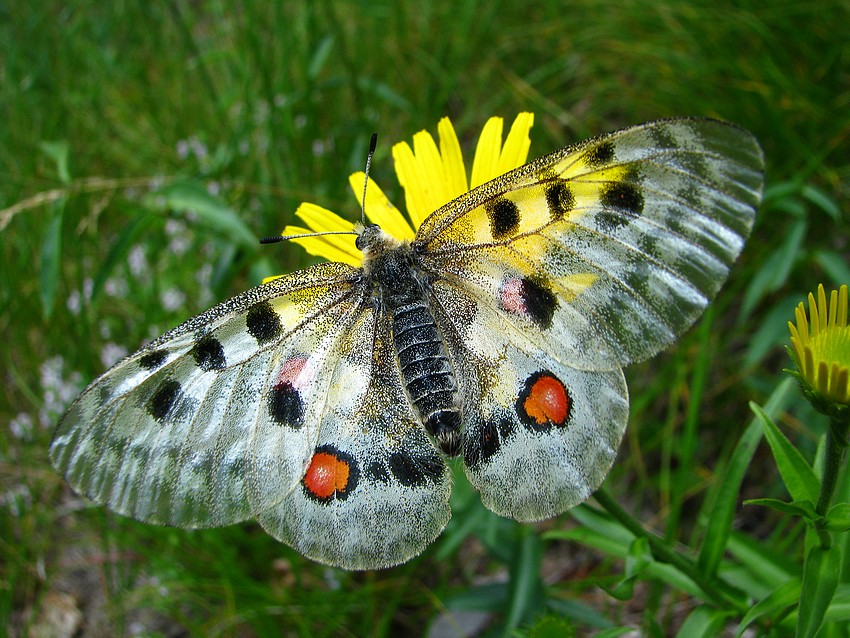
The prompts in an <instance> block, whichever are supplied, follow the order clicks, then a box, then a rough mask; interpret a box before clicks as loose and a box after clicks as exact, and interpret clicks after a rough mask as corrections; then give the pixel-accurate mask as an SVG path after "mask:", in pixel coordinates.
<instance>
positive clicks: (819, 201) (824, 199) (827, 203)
mask: <svg viewBox="0 0 850 638" xmlns="http://www.w3.org/2000/svg"><path fill="white" fill-rule="evenodd" d="M800 195H802V196H803V197H804V198H805V199H807V200H808V201H809V202H811V203H812V204H814V205H815V206H817V207H818V208H820V209H821V210H822V211H823V212H825V213H826V214H827V215H829V216H830V217H832V219H833V220H834V221H836V222H837V221H840V220H841V209H840V208H839V207H838V204H836V203H835V200H834V199H832V198H831V197H830V196H829V195H827V194H826V193H824V192H823V191H822V190H820V189H819V188H817V187H815V186H810V185H808V184H806V185H804V186H803V187H802V188H801V189H800Z"/></svg>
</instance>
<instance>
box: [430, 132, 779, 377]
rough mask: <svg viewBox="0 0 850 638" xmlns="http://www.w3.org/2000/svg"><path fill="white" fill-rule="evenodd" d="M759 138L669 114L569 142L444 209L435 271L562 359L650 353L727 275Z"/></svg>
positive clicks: (751, 205)
mask: <svg viewBox="0 0 850 638" xmlns="http://www.w3.org/2000/svg"><path fill="white" fill-rule="evenodd" d="M762 173H763V157H762V154H761V149H760V148H759V146H758V143H757V142H756V140H755V139H754V138H753V137H752V135H750V134H749V133H748V132H746V131H744V130H742V129H740V128H737V127H735V126H732V125H729V124H726V123H723V122H718V121H715V120H708V119H680V120H666V121H659V122H653V123H649V124H645V125H642V126H637V127H634V128H629V129H625V130H622V131H619V132H616V133H612V134H610V135H606V136H602V137H598V138H595V139H593V140H590V141H588V142H585V143H583V144H580V145H578V146H574V147H571V148H567V149H564V150H561V151H558V152H556V153H553V154H551V155H548V156H546V157H543V158H540V159H539V160H537V161H535V162H532V163H530V164H528V165H526V166H523V167H521V168H519V169H517V170H515V171H512V172H510V173H507V174H506V175H503V176H502V177H499V178H497V179H495V180H493V181H491V182H489V183H487V184H485V185H483V186H481V187H479V188H477V189H475V190H473V191H470V192H469V193H467V194H466V195H464V196H462V197H461V198H458V199H457V200H455V201H453V202H450V203H449V204H447V205H446V206H445V207H443V208H441V209H440V210H438V211H436V212H435V213H434V214H433V215H431V216H430V217H429V218H428V219H426V220H425V222H424V223H423V224H422V227H421V228H420V230H419V233H418V235H417V240H416V242H415V243H414V247H415V249H416V251H417V253H418V254H420V255H421V260H422V263H423V265H424V266H425V267H426V268H427V269H429V270H431V271H433V272H435V273H438V274H439V276H440V277H446V278H448V279H451V280H453V281H454V282H456V283H457V285H458V286H462V287H464V288H465V289H466V292H467V294H469V295H472V296H474V297H476V298H480V299H484V300H489V301H490V302H491V303H492V304H494V306H495V307H496V308H499V309H501V310H502V311H504V314H506V315H508V317H507V320H508V322H509V323H517V324H519V325H520V330H519V332H517V331H516V330H515V331H514V332H515V333H516V334H517V336H518V337H519V336H520V333H522V332H523V331H522V327H523V325H524V324H535V325H536V326H537V327H538V328H539V334H537V335H535V336H534V340H535V342H536V344H537V346H538V347H539V348H542V349H545V350H548V351H549V352H551V353H553V355H554V356H556V357H557V358H558V360H559V361H560V362H562V363H566V364H568V365H570V366H575V367H579V368H583V369H591V370H593V369H595V370H604V369H611V368H612V367H617V366H620V365H624V364H626V363H629V362H632V361H637V360H641V359H644V358H646V357H649V356H651V355H653V354H655V353H656V352H658V351H659V350H660V349H662V348H663V347H665V346H666V345H669V344H670V343H672V341H673V340H674V339H675V338H676V337H677V336H678V335H679V334H681V333H682V332H683V331H684V330H685V329H686V328H687V327H688V326H690V325H691V323H692V322H693V321H694V320H695V319H696V317H698V316H699V314H700V313H701V312H702V310H703V309H704V308H705V306H706V305H707V303H708V301H709V300H710V299H711V297H712V296H713V295H714V294H715V293H716V291H717V290H718V288H719V287H720V285H721V284H722V282H723V281H724V280H725V278H726V276H727V274H728V271H729V268H730V266H731V264H732V263H733V262H734V260H735V259H736V258H737V256H738V254H739V252H740V251H741V248H742V246H743V243H744V241H745V239H746V237H747V236H748V234H749V231H750V228H751V226H752V223H753V219H754V215H755V209H756V207H757V205H758V203H759V201H760V198H761V189H762V180H763V175H762Z"/></svg>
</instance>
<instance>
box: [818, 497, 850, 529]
mask: <svg viewBox="0 0 850 638" xmlns="http://www.w3.org/2000/svg"><path fill="white" fill-rule="evenodd" d="M824 529H826V530H828V531H830V532H846V531H850V503H836V504H835V505H833V506H832V507H830V508H829V511H828V512H827V513H826V522H825V525H824Z"/></svg>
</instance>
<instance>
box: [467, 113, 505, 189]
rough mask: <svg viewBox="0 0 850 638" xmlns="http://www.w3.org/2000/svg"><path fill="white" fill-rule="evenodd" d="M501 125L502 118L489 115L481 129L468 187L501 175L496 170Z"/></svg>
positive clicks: (499, 152)
mask: <svg viewBox="0 0 850 638" xmlns="http://www.w3.org/2000/svg"><path fill="white" fill-rule="evenodd" d="M502 125H503V121H502V118H500V117H491V118H490V119H489V120H487V123H486V124H485V125H484V128H483V129H482V130H481V136H480V137H479V138H478V146H476V147H475V159H474V160H473V162H472V177H471V178H470V180H469V187H470V188H475V187H476V186H481V184H484V183H485V182H489V181H490V180H491V179H493V178H494V177H498V176H499V175H501V173H498V172H497V170H498V165H499V155H501V151H502Z"/></svg>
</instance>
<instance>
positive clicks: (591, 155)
mask: <svg viewBox="0 0 850 638" xmlns="http://www.w3.org/2000/svg"><path fill="white" fill-rule="evenodd" d="M582 159H583V160H584V163H585V164H587V165H588V166H589V167H591V168H599V167H600V166H604V165H605V164H610V163H611V162H612V161H613V160H614V143H613V142H611V141H606V142H602V143H600V144H597V145H596V146H594V147H593V148H589V149H587V150H586V151H585V152H584V155H583V156H582Z"/></svg>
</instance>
